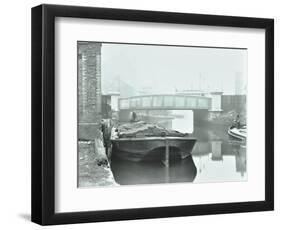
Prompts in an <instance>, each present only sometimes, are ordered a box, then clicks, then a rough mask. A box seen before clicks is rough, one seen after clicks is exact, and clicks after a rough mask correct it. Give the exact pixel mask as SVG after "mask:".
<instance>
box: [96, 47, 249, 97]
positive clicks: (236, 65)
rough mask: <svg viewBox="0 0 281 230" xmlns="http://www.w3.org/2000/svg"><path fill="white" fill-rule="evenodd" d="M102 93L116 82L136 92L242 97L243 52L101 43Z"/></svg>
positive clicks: (245, 51)
mask: <svg viewBox="0 0 281 230" xmlns="http://www.w3.org/2000/svg"><path fill="white" fill-rule="evenodd" d="M101 74H102V91H103V93H107V92H109V91H117V90H118V87H117V86H116V84H120V83H116V82H119V80H120V81H121V82H123V83H126V84H128V85H129V86H131V87H133V88H134V89H135V90H136V91H137V92H141V91H142V92H143V91H146V92H147V91H148V92H149V93H153V94H158V93H174V92H175V91H183V90H201V91H209V92H211V91H221V92H223V93H224V94H229V95H233V94H246V93H247V92H246V90H247V50H245V49H228V48H227V49H225V48H209V47H208V48H207V47H186V46H164V45H163V46H162V45H161V46H160V45H157V46H155V45H138V44H117V43H116V44H112V43H102V48H101Z"/></svg>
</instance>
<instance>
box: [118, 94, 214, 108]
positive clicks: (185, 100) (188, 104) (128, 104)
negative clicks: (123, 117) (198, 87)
mask: <svg viewBox="0 0 281 230" xmlns="http://www.w3.org/2000/svg"><path fill="white" fill-rule="evenodd" d="M118 105H119V110H201V109H207V110H210V109H211V108H212V98H211V97H207V96H198V95H178V94H157V95H142V96H134V97H128V98H119V102H118Z"/></svg>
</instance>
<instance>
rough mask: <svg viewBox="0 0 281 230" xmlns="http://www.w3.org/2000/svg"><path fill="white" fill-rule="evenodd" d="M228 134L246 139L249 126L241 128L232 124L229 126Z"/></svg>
mask: <svg viewBox="0 0 281 230" xmlns="http://www.w3.org/2000/svg"><path fill="white" fill-rule="evenodd" d="M228 134H229V135H230V136H232V137H234V138H237V139H239V140H246V139H247V126H246V125H244V126H242V127H241V128H237V127H236V126H231V127H229V128H228Z"/></svg>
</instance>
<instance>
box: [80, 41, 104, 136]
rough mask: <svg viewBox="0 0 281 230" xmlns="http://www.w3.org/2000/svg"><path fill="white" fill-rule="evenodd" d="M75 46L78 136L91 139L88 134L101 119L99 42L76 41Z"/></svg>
mask: <svg viewBox="0 0 281 230" xmlns="http://www.w3.org/2000/svg"><path fill="white" fill-rule="evenodd" d="M77 46H78V123H79V138H82V139H93V138H94V137H93V136H92V135H90V134H91V133H96V132H95V130H94V129H96V128H97V124H98V123H99V122H100V120H101V43H96V42H78V44H77ZM84 129H85V130H87V132H86V133H84V131H85V130H84ZM91 130H93V132H92V131H91Z"/></svg>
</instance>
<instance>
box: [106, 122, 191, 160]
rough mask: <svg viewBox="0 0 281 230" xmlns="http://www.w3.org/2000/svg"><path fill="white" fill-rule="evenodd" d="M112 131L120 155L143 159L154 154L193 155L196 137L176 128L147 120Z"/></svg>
mask: <svg viewBox="0 0 281 230" xmlns="http://www.w3.org/2000/svg"><path fill="white" fill-rule="evenodd" d="M117 129H118V132H119V134H118V133H116V132H114V131H112V136H111V142H112V147H113V149H116V150H117V151H115V152H116V154H117V155H118V157H120V158H122V159H125V160H130V161H141V160H143V159H145V158H146V159H150V158H151V157H153V156H158V155H159V154H160V155H161V154H162V155H163V154H165V153H166V151H167V152H168V154H169V156H171V157H173V156H174V155H175V154H177V155H179V156H180V157H181V158H182V159H184V158H186V157H188V156H190V155H191V151H192V149H193V147H194V145H195V142H196V139H195V138H192V137H189V136H188V134H183V133H180V132H177V131H175V130H168V129H165V128H163V127H160V126H158V125H155V124H149V123H146V122H142V121H140V122H136V123H128V124H125V125H123V126H120V127H119V128H117Z"/></svg>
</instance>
